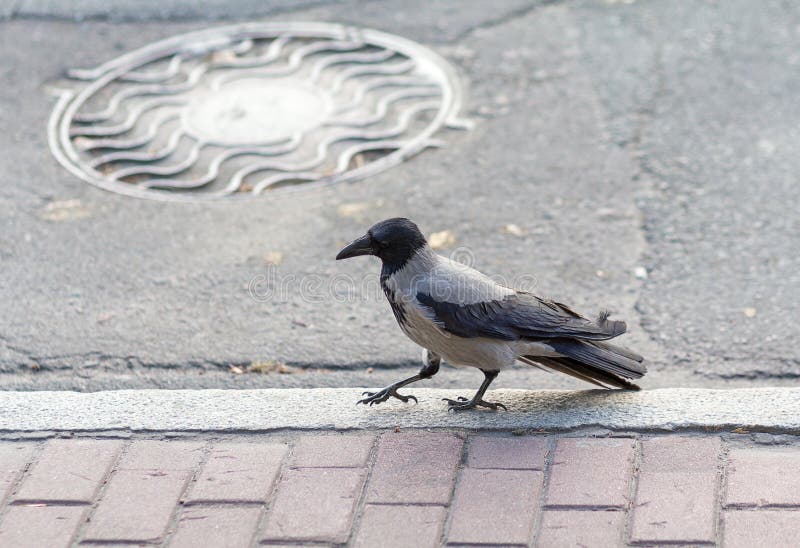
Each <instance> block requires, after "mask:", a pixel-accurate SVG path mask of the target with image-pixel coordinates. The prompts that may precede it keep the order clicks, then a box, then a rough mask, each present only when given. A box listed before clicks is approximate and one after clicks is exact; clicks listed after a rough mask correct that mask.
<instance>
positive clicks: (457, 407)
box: [442, 396, 508, 411]
mask: <svg viewBox="0 0 800 548" xmlns="http://www.w3.org/2000/svg"><path fill="white" fill-rule="evenodd" d="M442 401H446V402H447V407H448V411H464V410H465V409H475V408H476V407H486V408H488V409H495V410H497V409H503V410H504V411H508V409H506V406H505V405H503V404H502V403H494V402H490V401H484V400H475V399H472V400H468V399H467V398H465V397H464V396H459V397H458V399H455V400H451V399H449V398H442Z"/></svg>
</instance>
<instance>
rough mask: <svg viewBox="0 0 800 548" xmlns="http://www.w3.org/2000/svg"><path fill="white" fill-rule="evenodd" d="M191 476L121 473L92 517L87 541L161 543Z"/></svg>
mask: <svg viewBox="0 0 800 548" xmlns="http://www.w3.org/2000/svg"><path fill="white" fill-rule="evenodd" d="M190 476H191V472H190V471H188V470H151V471H148V470H118V471H117V472H115V473H114V475H113V476H112V477H111V480H110V481H109V483H108V486H107V488H106V491H105V493H104V494H103V497H102V499H101V500H100V504H99V505H98V507H97V509H96V510H95V512H94V514H93V515H92V517H91V521H90V522H89V526H88V527H87V529H86V532H85V535H84V538H85V540H93V541H116V542H119V541H129V542H130V541H138V542H147V541H150V542H152V541H157V540H160V539H161V538H162V537H163V535H164V533H165V532H166V529H167V525H168V524H169V521H170V519H171V516H172V513H173V510H174V509H175V506H176V505H177V503H178V499H179V498H180V496H181V493H182V492H183V489H184V486H185V485H186V483H187V481H188V480H189V478H190Z"/></svg>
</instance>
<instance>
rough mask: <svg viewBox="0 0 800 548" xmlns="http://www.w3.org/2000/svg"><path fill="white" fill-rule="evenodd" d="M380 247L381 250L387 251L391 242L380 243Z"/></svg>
mask: <svg viewBox="0 0 800 548" xmlns="http://www.w3.org/2000/svg"><path fill="white" fill-rule="evenodd" d="M378 247H380V248H381V249H386V248H387V247H389V242H381V241H379V242H378Z"/></svg>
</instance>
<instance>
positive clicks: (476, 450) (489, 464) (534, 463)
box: [467, 436, 547, 470]
mask: <svg viewBox="0 0 800 548" xmlns="http://www.w3.org/2000/svg"><path fill="white" fill-rule="evenodd" d="M546 456H547V438H546V437H544V436H525V437H513V438H507V437H498V436H475V437H474V438H472V440H471V441H470V445H469V454H468V455H467V466H470V467H472V468H519V469H530V470H543V469H544V459H545V457H546Z"/></svg>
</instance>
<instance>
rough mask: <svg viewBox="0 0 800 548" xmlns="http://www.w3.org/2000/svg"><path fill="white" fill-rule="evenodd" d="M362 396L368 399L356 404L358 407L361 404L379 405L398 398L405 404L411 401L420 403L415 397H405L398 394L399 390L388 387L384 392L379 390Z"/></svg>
mask: <svg viewBox="0 0 800 548" xmlns="http://www.w3.org/2000/svg"><path fill="white" fill-rule="evenodd" d="M361 395H362V396H367V397H366V398H364V399H362V400H358V402H356V405H358V404H359V403H363V404H365V405H366V404H370V405H377V404H379V403H383V402H385V401H386V400H388V399H389V398H397V399H398V400H400V401H401V402H403V403H406V402H408V401H409V400H414V403H418V402H417V398H415V397H414V396H403V395H402V394H398V393H397V388H395V387H394V386H387V387H386V388H384V389H383V390H379V391H377V392H364V393H363V394H361Z"/></svg>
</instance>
